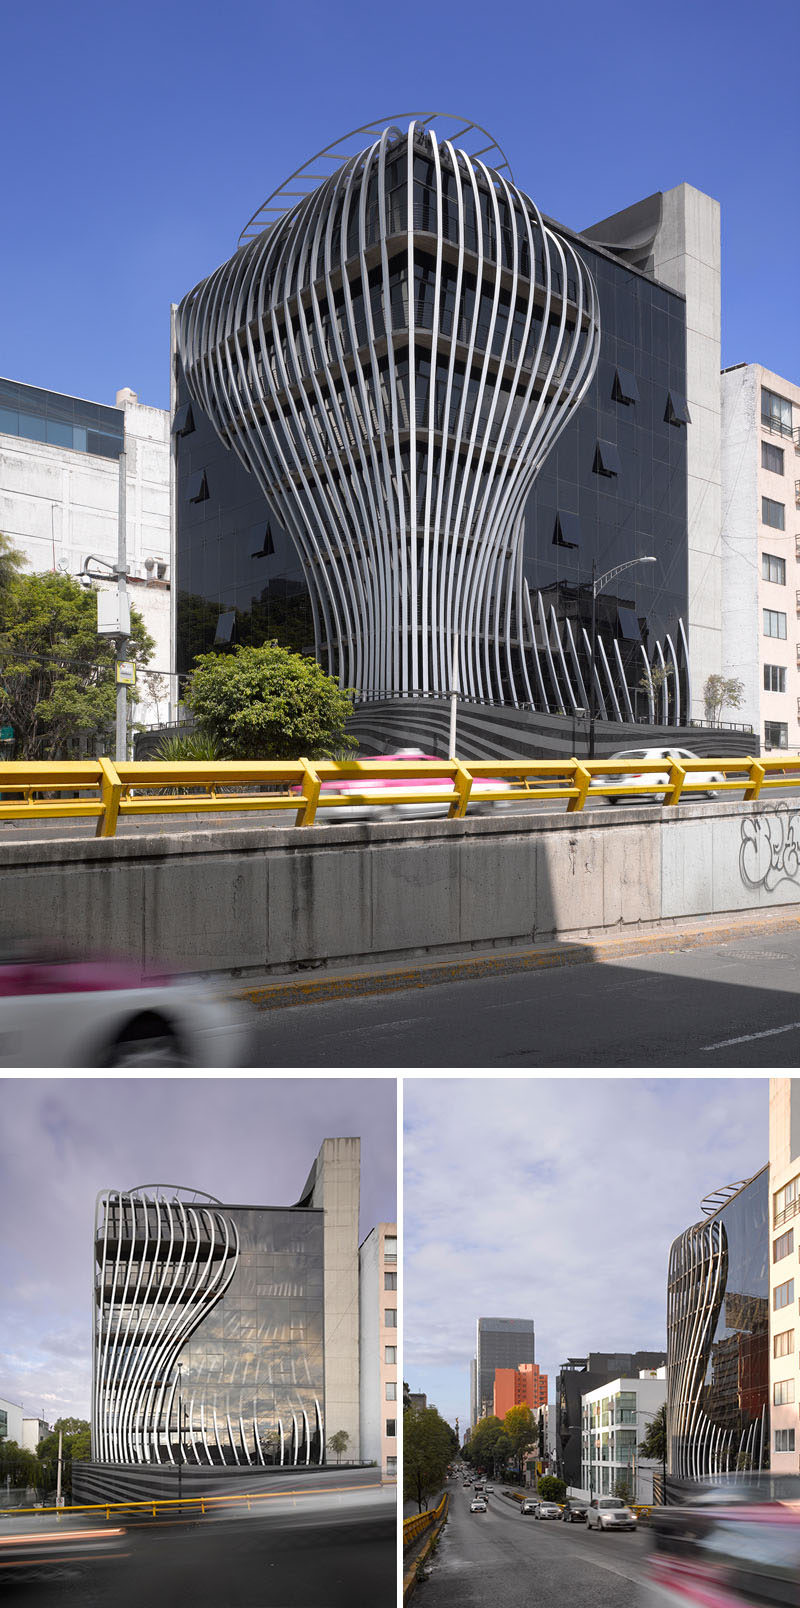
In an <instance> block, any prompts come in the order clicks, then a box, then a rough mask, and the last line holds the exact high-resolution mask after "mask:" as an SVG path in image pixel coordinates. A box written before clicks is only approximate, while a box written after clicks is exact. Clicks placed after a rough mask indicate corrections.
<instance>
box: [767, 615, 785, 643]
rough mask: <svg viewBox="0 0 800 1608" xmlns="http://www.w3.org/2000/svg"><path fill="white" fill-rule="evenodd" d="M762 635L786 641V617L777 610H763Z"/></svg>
mask: <svg viewBox="0 0 800 1608" xmlns="http://www.w3.org/2000/svg"><path fill="white" fill-rule="evenodd" d="M764 635H765V636H771V637H780V638H781V639H782V640H783V641H785V640H786V615H785V614H781V613H780V611H779V610H778V609H765V610H764Z"/></svg>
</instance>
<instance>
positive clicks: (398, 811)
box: [292, 748, 505, 824]
mask: <svg viewBox="0 0 800 1608" xmlns="http://www.w3.org/2000/svg"><path fill="white" fill-rule="evenodd" d="M375 757H376V758H380V759H382V760H384V761H385V762H386V764H392V763H393V762H394V761H395V760H401V761H402V762H403V763H404V764H405V763H407V761H408V760H413V759H425V760H432V761H435V760H436V759H437V757H438V758H439V763H440V764H441V763H442V760H441V756H437V755H436V754H426V753H424V752H423V750H422V749H421V748H400V749H398V751H397V753H396V754H381V755H376V756H375ZM444 763H449V761H445V762H444ZM504 785H505V783H503V782H501V781H500V780H499V778H496V779H492V778H491V777H482V778H481V779H480V780H477V781H474V782H473V784H472V791H471V793H470V809H471V811H472V813H473V814H474V802H473V801H475V800H476V799H479V797H480V794H481V793H482V792H490V791H492V790H493V789H495V788H497V787H502V786H504ZM450 787H451V783H450V778H449V777H447V776H390V777H386V778H385V779H380V778H377V777H376V778H375V779H374V780H373V779H370V778H369V777H366V776H354V777H352V778H351V779H345V780H343V781H339V780H338V779H337V780H330V781H324V782H323V783H322V787H321V790H320V796H319V803H318V805H317V818H319V815H320V814H321V813H325V812H327V814H326V821H327V822H328V823H329V824H330V823H331V822H334V821H339V820H341V821H387V820H392V819H393V818H394V817H395V816H399V815H403V816H412V817H413V818H414V819H417V818H421V817H422V816H426V815H441V816H445V815H447V812H448V810H449V809H450V806H451V804H452V802H453V799H454V798H455V796H456V795H455V794H454V793H452V792H448V796H447V798H441V799H436V800H432V801H431V803H430V804H427V803H425V802H422V803H419V802H417V803H403V802H402V800H403V796H404V794H405V795H406V796H410V795H412V794H414V793H422V792H426V791H429V790H430V791H435V790H436V789H437V788H438V789H441V788H447V789H448V790H449V789H450ZM292 792H293V793H295V794H296V795H297V797H298V800H300V799H301V798H302V789H301V788H299V787H295V788H293V789H292ZM367 792H369V793H385V794H386V796H387V802H386V803H385V804H381V803H375V804H328V805H326V803H325V794H326V793H343V794H347V793H355V794H359V793H367ZM389 796H391V798H392V800H393V801H394V802H392V803H389V801H388V800H389ZM478 807H479V808H480V807H481V806H480V805H478ZM483 808H488V809H491V808H492V804H491V803H489V804H486V805H484V806H483Z"/></svg>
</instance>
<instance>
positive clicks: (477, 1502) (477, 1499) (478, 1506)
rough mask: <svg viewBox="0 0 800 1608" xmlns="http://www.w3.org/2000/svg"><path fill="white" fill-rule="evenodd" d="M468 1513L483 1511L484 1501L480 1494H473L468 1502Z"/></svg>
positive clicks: (484, 1509)
mask: <svg viewBox="0 0 800 1608" xmlns="http://www.w3.org/2000/svg"><path fill="white" fill-rule="evenodd" d="M469 1511H470V1513H485V1512H486V1502H485V1499H484V1498H483V1497H482V1496H474V1497H473V1498H472V1501H471V1502H470V1504H469Z"/></svg>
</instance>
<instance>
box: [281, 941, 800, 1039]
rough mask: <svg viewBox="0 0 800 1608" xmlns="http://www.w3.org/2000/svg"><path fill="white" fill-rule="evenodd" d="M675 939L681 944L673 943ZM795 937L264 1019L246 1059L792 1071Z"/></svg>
mask: <svg viewBox="0 0 800 1608" xmlns="http://www.w3.org/2000/svg"><path fill="white" fill-rule="evenodd" d="M673 941H674V942H675V943H676V944H679V942H680V940H679V939H675V940H673ZM799 979H800V931H796V930H793V929H791V928H790V929H785V930H782V931H781V930H778V931H773V932H767V933H766V934H765V935H763V936H753V935H752V934H751V935H750V936H748V937H746V938H742V939H740V940H738V941H732V942H726V943H717V944H713V945H708V946H703V947H699V948H686V949H683V950H682V949H680V948H679V947H678V948H676V949H675V950H674V951H666V950H665V951H664V952H659V953H656V954H652V953H647V954H642V955H637V956H629V957H626V958H625V959H617V960H613V961H602V962H597V961H589V962H586V963H584V964H581V965H577V966H570V967H563V968H558V969H552V970H542V971H526V972H517V973H515V974H513V975H510V976H489V977H481V978H477V979H475V980H470V981H465V982H456V983H439V984H434V985H431V986H428V987H425V988H414V989H407V990H405V991H403V992H399V993H394V994H379V995H371V996H369V997H366V998H349V999H344V1000H335V1001H328V1002H324V1003H319V1004H308V1005H306V1004H303V1005H295V1006H292V1007H290V1008H286V1009H277V1010H271V1011H267V1012H264V1013H263V1014H262V1015H260V1016H257V1017H256V1018H255V1021H254V1032H253V1046H252V1052H251V1056H250V1063H249V1064H251V1065H253V1066H264V1067H267V1068H287V1069H291V1068H293V1067H338V1068H346V1067H381V1068H390V1067H391V1068H408V1069H414V1068H422V1067H448V1068H449V1067H456V1068H474V1067H481V1068H483V1067H487V1068H491V1067H496V1068H498V1069H504V1068H507V1067H579V1068H580V1067H604V1068H608V1069H613V1068H615V1067H647V1068H653V1067H694V1068H697V1069H698V1070H700V1071H705V1070H706V1069H708V1070H714V1069H718V1068H721V1067H723V1068H724V1067H767V1066H769V1067H796V1066H797V1065H798V1064H800V993H799V992H798V986H799V984H798V980H799Z"/></svg>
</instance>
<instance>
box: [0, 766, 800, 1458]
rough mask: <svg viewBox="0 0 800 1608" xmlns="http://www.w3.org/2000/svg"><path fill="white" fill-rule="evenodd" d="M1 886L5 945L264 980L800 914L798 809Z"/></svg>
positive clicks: (194, 842) (129, 859)
mask: <svg viewBox="0 0 800 1608" xmlns="http://www.w3.org/2000/svg"><path fill="white" fill-rule="evenodd" d="M0 877H2V889H3V897H2V901H0V939H2V938H4V937H23V936H28V937H31V938H47V939H51V940H53V941H62V942H64V943H67V944H69V945H70V946H73V947H74V945H75V944H76V942H78V943H80V944H81V945H82V946H84V947H85V948H86V949H89V950H93V951H101V952H102V951H106V952H108V951H111V952H116V953H123V954H129V955H131V956H133V957H135V958H136V959H137V960H139V961H140V962H142V963H143V964H145V965H149V966H157V965H159V964H171V965H175V966H178V967H186V968H188V969H191V970H195V971H202V972H208V973H212V974H213V973H217V974H220V975H228V976H241V977H247V976H248V975H251V976H257V975H259V974H262V973H263V972H264V971H271V972H275V973H280V972H287V971H294V970H296V969H298V968H302V967H304V966H314V967H317V966H319V965H320V964H322V965H330V966H343V965H348V964H350V963H352V962H353V961H367V960H370V959H374V958H385V957H390V958H397V959H403V958H404V957H411V956H415V955H417V956H418V955H420V954H425V953H428V954H435V953H436V951H437V950H458V949H462V950H469V949H481V948H486V947H489V946H492V945H495V944H497V945H508V944H530V943H531V942H533V941H534V940H538V939H543V938H547V937H548V936H550V935H552V934H563V935H575V936H576V937H581V936H584V935H591V934H592V933H597V932H608V931H609V930H611V929H617V930H619V929H623V930H624V929H626V928H627V929H634V928H636V927H637V926H640V925H643V924H647V923H651V922H658V921H661V920H664V919H680V918H682V917H691V916H703V915H712V914H713V915H719V914H721V913H724V912H728V911H730V912H732V911H738V910H746V911H757V910H764V909H768V908H771V907H774V906H780V905H796V904H798V902H800V796H799V797H798V800H797V803H795V802H794V801H788V802H787V801H786V800H783V801H781V803H780V804H779V803H778V802H777V801H766V802H764V803H761V802H759V803H756V804H742V803H738V802H737V803H731V804H726V803H723V802H721V801H720V802H717V803H711V804H704V803H703V804H701V803H698V804H681V805H680V806H679V807H678V808H677V809H676V810H674V811H670V810H663V811H662V810H660V809H656V810H654V809H653V808H652V806H648V807H645V806H638V805H636V806H629V807H626V808H624V809H623V808H620V809H618V810H612V809H609V810H607V811H606V810H602V811H601V810H598V811H596V812H592V813H591V814H590V815H588V816H586V817H585V818H584V819H583V820H581V819H580V818H577V817H571V816H569V815H567V814H566V813H564V812H562V813H560V814H558V815H536V816H527V817H526V816H522V815H518V816H516V818H515V816H514V814H513V812H511V811H502V812H495V813H493V814H491V815H485V816H476V817H474V818H470V817H467V818H466V819H465V820H463V821H447V820H423V821H408V820H406V821H402V820H401V821H397V822H387V823H385V824H384V823H383V822H381V823H377V824H367V823H363V824H362V823H355V822H354V823H351V824H350V825H341V826H321V827H314V828H310V829H308V830H305V831H304V830H303V829H297V828H294V827H269V826H264V827H257V828H254V829H252V830H251V829H244V830H241V831H235V830H224V829H223V830H220V831H212V832H189V831H184V832H183V833H181V834H177V833H175V834H173V835H169V834H168V833H165V834H164V835H163V836H156V835H153V836H152V837H139V836H137V837H127V838H120V839H118V840H101V839H94V838H84V839H70V840H60V841H56V842H38V843H31V842H26V843H12V842H8V841H7V840H6V841H4V842H3V843H2V844H0ZM354 1257H355V1251H354ZM354 1265H355V1263H354ZM354 1310H355V1319H354V1321H355V1323H356V1330H357V1321H358V1315H357V1298H356V1302H355V1309H354ZM356 1398H357V1392H356ZM356 1408H357V1399H356ZM339 1427H342V1426H339Z"/></svg>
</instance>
